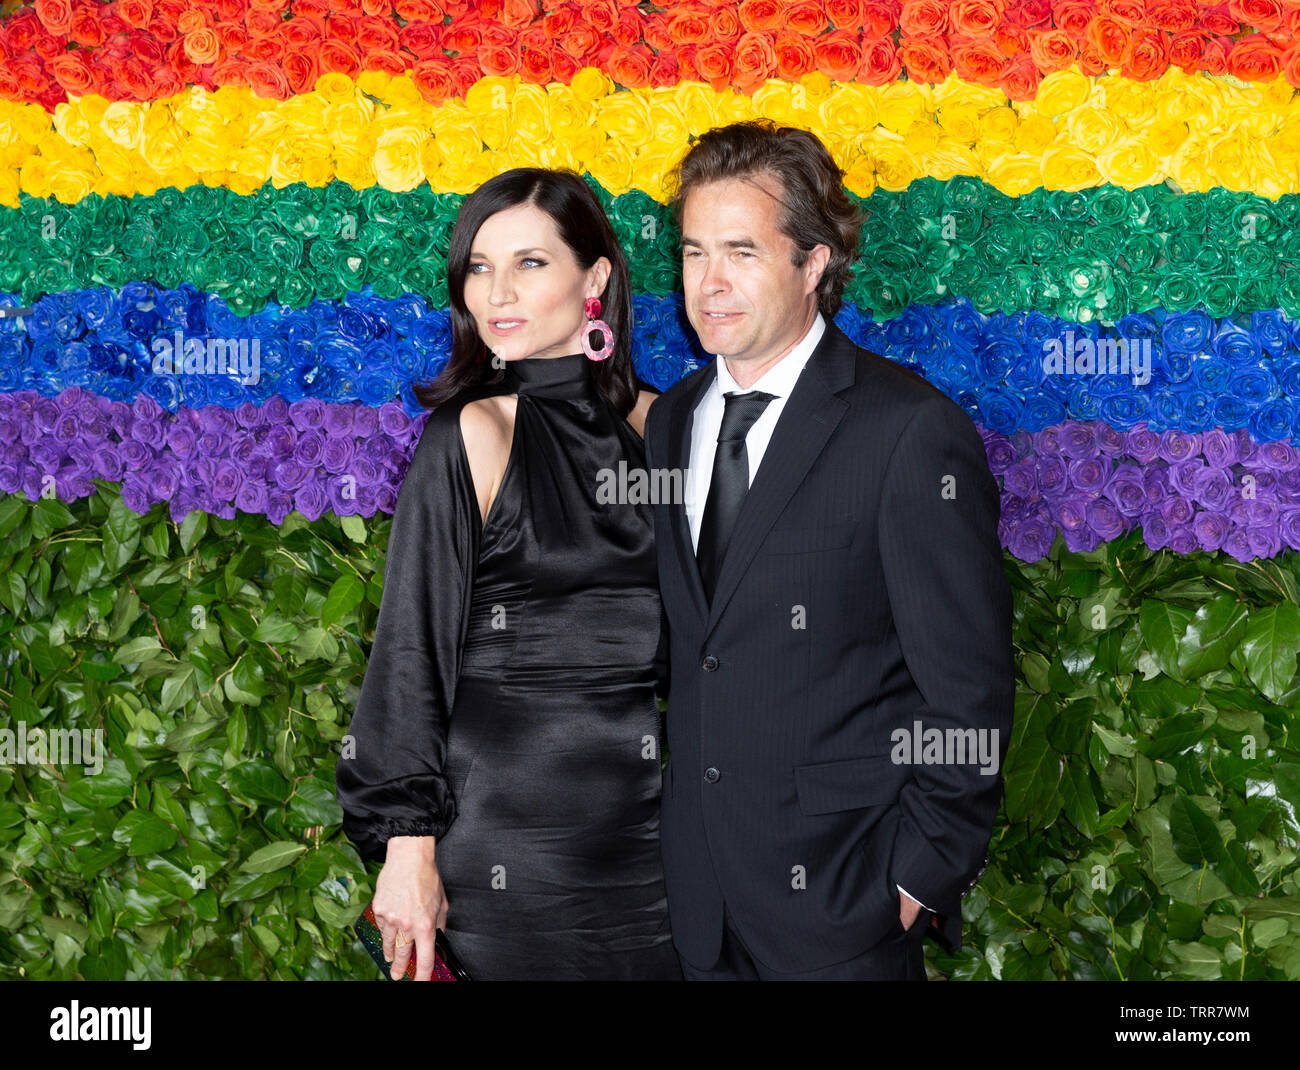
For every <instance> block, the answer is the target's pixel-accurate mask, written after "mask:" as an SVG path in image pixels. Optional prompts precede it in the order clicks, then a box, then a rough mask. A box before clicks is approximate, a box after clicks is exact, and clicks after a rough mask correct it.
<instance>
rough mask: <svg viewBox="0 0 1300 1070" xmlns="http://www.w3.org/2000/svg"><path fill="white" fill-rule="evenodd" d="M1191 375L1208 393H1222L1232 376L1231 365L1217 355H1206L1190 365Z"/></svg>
mask: <svg viewBox="0 0 1300 1070" xmlns="http://www.w3.org/2000/svg"><path fill="white" fill-rule="evenodd" d="M1192 377H1193V379H1194V380H1195V381H1196V384H1197V385H1198V386H1199V387H1200V388H1201V389H1202V390H1204V391H1205V392H1206V393H1208V394H1222V393H1223V392H1224V391H1226V390H1227V389H1228V380H1229V379H1231V378H1232V365H1231V364H1229V363H1228V362H1227V361H1226V360H1221V359H1219V358H1218V357H1207V358H1205V359H1203V360H1198V361H1196V362H1195V363H1194V364H1193V365H1192Z"/></svg>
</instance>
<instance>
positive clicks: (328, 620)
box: [320, 572, 366, 628]
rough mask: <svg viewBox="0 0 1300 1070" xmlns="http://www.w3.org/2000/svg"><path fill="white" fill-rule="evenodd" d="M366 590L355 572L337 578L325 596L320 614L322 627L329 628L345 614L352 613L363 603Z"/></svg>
mask: <svg viewBox="0 0 1300 1070" xmlns="http://www.w3.org/2000/svg"><path fill="white" fill-rule="evenodd" d="M365 590H366V585H365V583H364V582H363V581H362V579H361V577H360V576H358V575H357V574H356V573H355V572H345V573H344V574H343V575H342V576H340V577H339V578H338V579H336V580H335V581H334V583H333V584H331V586H330V589H329V593H328V594H327V595H326V596H325V605H324V607H323V608H322V609H321V614H320V622H321V627H323V628H328V627H329V626H330V625H331V624H333V623H334V622H335V621H337V620H339V619H340V618H341V617H343V616H344V614H347V613H351V612H352V610H354V609H356V608H357V606H359V605H361V599H362V598H363V597H364V596H365Z"/></svg>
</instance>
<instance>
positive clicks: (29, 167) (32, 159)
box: [18, 156, 50, 197]
mask: <svg viewBox="0 0 1300 1070" xmlns="http://www.w3.org/2000/svg"><path fill="white" fill-rule="evenodd" d="M18 182H19V188H20V189H21V190H22V191H23V192H24V193H25V194H27V196H29V197H48V196H49V195H50V163H49V161H48V160H47V159H45V157H43V156H29V157H28V158H27V159H26V160H25V161H24V162H23V165H22V167H21V168H20V169H19V172H18Z"/></svg>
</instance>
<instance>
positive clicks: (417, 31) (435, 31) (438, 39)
mask: <svg viewBox="0 0 1300 1070" xmlns="http://www.w3.org/2000/svg"><path fill="white" fill-rule="evenodd" d="M397 40H398V43H399V44H400V45H401V47H402V48H403V49H405V50H406V51H407V52H409V53H411V55H413V56H415V57H416V58H417V59H437V58H441V57H442V27H441V26H438V25H436V24H430V23H428V22H408V23H407V24H406V25H405V26H403V27H402V28H401V29H400V30H398V31H397ZM447 77H448V79H450V77H451V75H450V74H448V75H447Z"/></svg>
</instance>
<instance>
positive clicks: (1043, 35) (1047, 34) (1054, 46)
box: [1029, 30, 1079, 74]
mask: <svg viewBox="0 0 1300 1070" xmlns="http://www.w3.org/2000/svg"><path fill="white" fill-rule="evenodd" d="M1078 54H1079V46H1078V45H1076V44H1075V42H1074V38H1073V37H1071V36H1070V35H1069V34H1068V33H1066V32H1065V31H1064V30H1030V31H1029V55H1030V57H1031V58H1032V59H1033V61H1034V66H1035V67H1037V68H1038V69H1039V70H1040V71H1043V72H1045V73H1048V74H1050V73H1051V72H1052V71H1063V70H1066V69H1067V68H1068V67H1069V66H1070V64H1072V63H1073V62H1074V60H1075V57H1076V56H1078Z"/></svg>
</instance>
